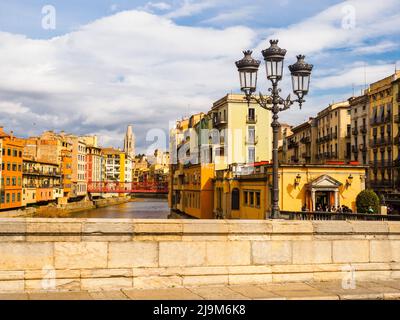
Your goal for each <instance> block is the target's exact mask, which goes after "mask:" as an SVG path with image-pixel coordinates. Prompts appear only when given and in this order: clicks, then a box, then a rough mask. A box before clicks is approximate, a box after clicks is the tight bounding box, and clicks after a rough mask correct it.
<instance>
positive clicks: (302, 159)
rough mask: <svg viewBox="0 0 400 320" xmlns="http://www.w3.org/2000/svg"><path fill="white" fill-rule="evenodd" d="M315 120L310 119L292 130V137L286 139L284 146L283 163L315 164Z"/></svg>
mask: <svg viewBox="0 0 400 320" xmlns="http://www.w3.org/2000/svg"><path fill="white" fill-rule="evenodd" d="M314 123H315V120H314V119H313V118H311V119H309V120H308V121H307V122H304V123H302V124H300V125H298V126H297V127H294V128H291V135H289V136H288V137H286V139H285V143H284V145H283V146H282V148H283V152H284V156H283V159H282V160H283V163H307V164H310V163H315V153H313V151H314V150H316V149H315V145H316V138H315V132H316V130H314Z"/></svg>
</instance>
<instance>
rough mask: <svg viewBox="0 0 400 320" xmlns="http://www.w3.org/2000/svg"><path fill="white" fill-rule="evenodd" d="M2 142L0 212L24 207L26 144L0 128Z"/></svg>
mask: <svg viewBox="0 0 400 320" xmlns="http://www.w3.org/2000/svg"><path fill="white" fill-rule="evenodd" d="M0 139H1V140H2V150H1V154H2V163H1V171H2V175H1V192H0V210H3V209H14V208H19V207H21V206H22V153H23V149H24V143H23V141H22V140H20V139H16V138H15V137H14V136H13V134H12V133H11V134H7V133H5V132H4V130H3V128H2V127H0Z"/></svg>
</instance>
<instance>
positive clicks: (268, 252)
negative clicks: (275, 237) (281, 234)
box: [252, 241, 292, 264]
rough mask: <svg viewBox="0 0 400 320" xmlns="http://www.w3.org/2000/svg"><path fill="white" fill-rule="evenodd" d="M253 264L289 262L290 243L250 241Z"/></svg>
mask: <svg viewBox="0 0 400 320" xmlns="http://www.w3.org/2000/svg"><path fill="white" fill-rule="evenodd" d="M252 261H253V264H276V263H281V264H283V263H291V261H292V243H291V242H290V241H254V242H252Z"/></svg>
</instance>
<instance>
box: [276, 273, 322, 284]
mask: <svg viewBox="0 0 400 320" xmlns="http://www.w3.org/2000/svg"><path fill="white" fill-rule="evenodd" d="M313 278H314V274H313V273H277V274H273V275H272V281H273V282H303V281H312V280H313Z"/></svg>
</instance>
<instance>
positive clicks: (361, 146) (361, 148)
mask: <svg viewBox="0 0 400 320" xmlns="http://www.w3.org/2000/svg"><path fill="white" fill-rule="evenodd" d="M360 151H361V152H362V153H366V152H367V151H368V148H367V147H366V146H365V145H363V144H360Z"/></svg>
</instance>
